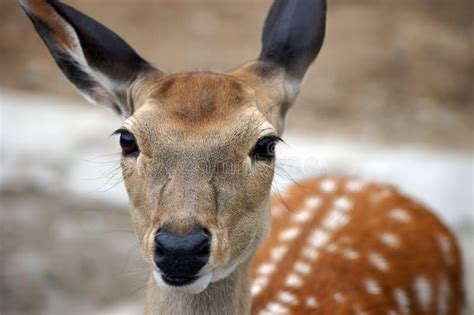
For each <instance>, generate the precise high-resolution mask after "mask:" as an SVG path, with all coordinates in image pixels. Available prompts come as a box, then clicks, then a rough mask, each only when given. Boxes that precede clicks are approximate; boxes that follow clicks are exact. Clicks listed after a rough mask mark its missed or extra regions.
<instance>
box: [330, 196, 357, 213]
mask: <svg viewBox="0 0 474 315" xmlns="http://www.w3.org/2000/svg"><path fill="white" fill-rule="evenodd" d="M333 205H334V207H336V208H337V209H340V210H344V211H349V210H350V209H352V206H353V202H352V200H350V199H349V198H347V197H345V196H342V197H338V198H336V199H335V200H334V201H333Z"/></svg>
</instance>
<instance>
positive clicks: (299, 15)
mask: <svg viewBox="0 0 474 315" xmlns="http://www.w3.org/2000/svg"><path fill="white" fill-rule="evenodd" d="M20 5H21V7H22V8H23V9H24V11H25V12H26V14H27V16H28V17H29V18H30V19H31V21H32V23H33V25H34V27H35V29H36V31H37V32H38V34H39V35H40V37H41V38H42V40H43V41H44V43H45V44H46V46H47V48H48V49H49V51H50V53H51V55H52V57H53V59H54V60H55V62H56V64H57V65H58V66H59V68H60V69H61V70H62V72H63V73H64V74H65V75H66V77H67V78H68V79H69V81H70V82H71V83H72V84H73V85H74V86H75V87H76V88H77V90H78V91H79V92H80V93H81V94H82V95H83V96H84V97H85V98H86V99H87V100H88V101H90V102H92V103H95V104H100V105H103V106H105V107H108V108H110V109H112V110H113V111H115V112H116V113H117V114H119V115H121V116H122V117H123V123H122V125H121V126H120V128H119V129H118V130H117V131H116V132H115V134H117V135H118V136H119V138H120V146H121V150H122V152H121V168H122V173H123V178H124V183H125V188H126V191H127V193H128V196H129V200H130V205H129V208H130V215H131V221H132V225H133V228H134V231H135V233H136V235H137V237H138V239H139V242H140V247H141V252H142V255H143V258H144V260H145V261H146V263H147V266H148V268H149V272H150V277H149V282H148V284H147V290H146V305H145V306H144V312H145V313H146V314H237V315H242V314H258V315H267V314H331V315H332V314H387V315H409V314H411V315H415V314H416V315H417V314H437V315H447V314H462V312H463V311H464V310H465V297H464V294H465V293H464V286H463V270H462V260H461V252H460V249H459V246H458V244H457V242H456V239H455V237H454V236H453V234H452V232H451V231H450V230H449V229H448V228H447V226H446V225H445V224H444V223H442V222H441V220H440V219H438V218H437V217H436V216H435V215H434V214H433V213H432V212H431V211H430V210H429V209H427V208H426V207H425V206H423V205H422V204H420V203H419V202H417V201H416V200H414V199H412V198H410V197H408V196H406V195H404V194H403V193H402V192H400V191H399V190H397V189H396V188H395V187H393V186H390V185H387V184H379V183H374V182H368V181H364V180H362V179H358V178H353V177H342V176H339V177H331V176H321V177H318V178H309V179H307V180H304V181H301V182H299V183H296V184H294V185H293V186H290V187H288V188H287V189H285V191H284V192H282V193H281V195H280V196H275V195H273V196H272V193H271V186H272V182H273V177H274V170H275V159H276V150H275V148H276V146H277V145H278V143H279V142H281V141H282V140H281V136H282V132H283V129H284V125H285V118H286V115H287V112H288V110H289V109H290V107H291V106H292V104H293V103H294V101H295V98H296V96H297V95H298V93H299V91H300V87H301V83H302V81H303V79H304V77H305V74H306V72H307V70H308V68H309V67H310V65H311V64H312V63H313V61H314V60H315V59H316V57H317V55H318V54H319V52H320V49H321V47H322V44H323V41H324V38H325V33H326V6H327V5H326V1H325V0H292V1H284V0H275V1H274V2H273V4H272V5H271V8H270V10H269V13H268V16H267V18H266V21H265V23H264V27H263V35H262V48H261V52H260V55H259V56H258V57H257V58H256V60H254V61H251V62H247V63H244V64H243V65H241V66H239V67H237V68H235V69H232V70H229V71H227V72H225V73H215V72H186V73H167V72H165V71H164V70H162V69H160V68H158V67H156V66H154V65H152V64H151V63H149V62H148V61H146V60H144V59H143V58H142V57H140V56H139V55H138V53H136V52H135V51H134V50H133V48H132V47H130V46H129V45H128V44H127V43H126V42H125V41H124V40H123V39H122V38H121V37H119V36H118V35H117V34H115V33H114V32H112V31H111V30H110V29H108V28H106V27H105V26H104V25H102V24H100V23H99V22H97V21H95V20H94V19H92V18H90V17H88V16H86V15H85V14H83V13H81V12H79V11H77V10H76V9H74V8H72V7H70V6H68V5H66V4H64V3H62V2H59V1H53V0H20Z"/></svg>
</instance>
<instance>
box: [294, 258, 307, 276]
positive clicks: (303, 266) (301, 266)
mask: <svg viewBox="0 0 474 315" xmlns="http://www.w3.org/2000/svg"><path fill="white" fill-rule="evenodd" d="M293 268H294V269H295V271H296V272H298V273H300V274H302V275H306V274H308V273H309V272H310V271H311V266H310V265H309V264H307V263H305V262H303V261H301V260H298V261H297V262H296V263H295V265H294V267H293Z"/></svg>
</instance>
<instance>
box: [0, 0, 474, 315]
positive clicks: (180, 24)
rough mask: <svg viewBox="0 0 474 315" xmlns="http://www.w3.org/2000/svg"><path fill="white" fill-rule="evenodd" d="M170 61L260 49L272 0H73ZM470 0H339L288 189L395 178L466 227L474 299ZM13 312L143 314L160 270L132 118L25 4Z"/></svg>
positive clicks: (312, 76)
mask: <svg viewBox="0 0 474 315" xmlns="http://www.w3.org/2000/svg"><path fill="white" fill-rule="evenodd" d="M66 2H67V3H68V4H71V5H72V6H74V7H76V8H77V9H79V10H81V11H83V12H85V13H86V14H88V15H90V16H92V17H94V18H95V19H97V20H99V21H101V22H102V23H104V24H105V25H107V26H109V27H110V28H111V29H113V30H114V31H116V32H117V33H118V34H120V35H121V36H122V37H124V38H125V39H126V40H127V41H128V43H130V44H131V45H132V46H133V47H134V48H135V49H136V50H137V51H138V52H139V53H140V54H141V55H142V56H143V57H144V58H145V59H147V60H149V61H151V62H153V63H155V64H156V65H158V66H159V67H161V68H163V69H166V70H167V71H169V72H179V71H190V70H215V71H222V70H227V69H231V68H233V67H236V66H238V65H239V64H241V63H243V62H245V61H249V60H252V59H254V58H255V57H256V56H257V55H258V52H259V49H260V30H261V26H262V24H263V20H264V17H265V15H266V12H267V10H268V8H269V6H270V4H271V1H270V0H260V1H251V0H225V1H223V0H222V1H217V0H214V1H210V0H206V1H196V0H180V1H172V0H160V1H157V0H153V1H152V0H134V1H125V0H115V1H105V0H102V1H98V0H95V1H92V0H82V1H79V0H68V1H66ZM472 12H473V8H472V2H471V1H470V0H457V1H456V3H454V2H449V1H441V0H418V1H375V0H374V1H372V0H358V1H351V0H329V16H328V20H327V21H328V26H327V30H328V31H327V36H326V42H325V45H324V46H323V49H322V52H321V54H320V56H319V57H318V59H317V61H316V62H315V64H314V65H313V66H312V68H311V69H310V71H309V73H308V75H307V78H306V81H305V84H304V86H303V89H302V92H301V95H300V96H299V98H298V100H297V102H296V104H295V106H294V107H293V109H292V110H291V112H290V115H289V121H288V127H287V131H286V133H285V135H284V139H285V140H286V142H287V144H286V145H284V146H282V147H281V152H280V157H279V160H280V161H281V162H282V163H281V165H280V166H279V167H278V170H277V176H276V179H275V183H276V186H275V187H276V188H275V189H280V188H281V187H284V186H285V185H286V184H287V183H288V182H290V181H291V180H292V179H294V180H298V179H300V178H302V177H307V176H310V175H317V174H348V175H356V176H360V177H362V178H365V179H369V180H376V181H380V182H385V183H391V184H395V185H397V186H398V187H400V189H401V190H403V191H404V192H406V193H407V194H409V195H411V196H413V197H414V198H416V199H418V200H420V201H421V202H422V203H424V204H426V205H428V206H429V207H431V208H432V209H433V210H434V211H435V212H436V213H438V214H439V216H440V217H441V218H442V219H444V221H445V222H447V224H448V225H449V226H450V227H451V228H452V229H453V230H454V232H455V233H456V235H457V236H458V239H459V240H460V242H461V244H462V247H463V251H464V255H465V260H466V268H467V275H466V283H467V286H468V287H469V288H470V292H469V297H470V299H471V301H472V300H473V290H472V288H473V284H474V273H473V262H474V258H473V256H474V253H473V247H474V246H473V225H474V212H473V211H474V206H473V202H474V201H473V195H474V192H473V176H474V164H473V163H474V162H473V153H474V142H473V139H474V138H473V136H474V104H473V103H474V89H473V83H474V61H473V56H474V51H473V40H472V39H473V35H474V34H473V30H474V28H473V19H472ZM0 19H1V21H2V27H1V28H0V38H1V39H2V40H1V41H0V57H1V58H0V69H1V71H0V109H1V111H0V116H1V117H0V118H1V120H0V135H1V165H0V179H1V182H0V198H1V201H0V222H1V226H0V314H138V313H141V312H142V305H143V298H144V292H145V290H144V288H145V285H146V280H147V271H146V269H145V267H144V265H143V264H142V261H141V257H140V250H139V247H138V242H137V240H136V238H135V236H134V234H133V232H132V228H131V226H130V219H129V216H128V212H127V197H126V194H125V190H124V187H123V184H122V182H121V174H120V169H119V163H118V161H119V147H118V139H116V138H114V137H109V135H110V134H111V133H112V132H113V131H114V130H115V129H116V128H117V127H118V126H119V124H120V120H119V119H118V118H117V117H115V116H114V115H112V114H111V113H110V112H108V111H106V110H104V109H102V108H99V107H94V106H92V105H89V104H87V103H86V102H85V101H83V100H82V99H81V98H80V96H78V94H77V93H76V92H75V91H74V89H73V88H72V87H71V86H70V85H69V84H68V82H67V81H66V79H65V78H64V76H63V74H62V73H61V72H60V71H59V70H58V69H57V67H56V65H55V64H54V62H53V59H52V58H51V57H50V55H49V53H48V51H47V49H46V47H45V46H44V45H43V43H42V42H41V40H40V38H39V37H38V35H37V34H36V33H35V31H34V30H33V27H32V25H31V24H30V22H29V20H28V19H27V17H26V16H25V15H24V14H23V12H22V11H21V10H20V8H19V6H18V5H17V4H16V2H15V1H8V0H7V1H1V2H0Z"/></svg>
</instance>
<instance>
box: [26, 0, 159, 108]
mask: <svg viewBox="0 0 474 315" xmlns="http://www.w3.org/2000/svg"><path fill="white" fill-rule="evenodd" d="M20 5H21V7H22V8H23V9H24V11H25V12H26V14H27V15H28V17H29V18H30V19H31V21H32V23H33V25H34V27H35V29H36V31H37V32H38V34H39V35H40V37H41V38H42V39H43V41H44V42H45V44H46V46H47V47H48V49H49V51H50V52H51V55H52V56H53V58H54V60H55V61H56V63H57V65H58V66H59V68H60V69H61V70H62V71H63V73H64V74H65V75H66V77H67V78H68V79H69V81H71V83H72V84H74V86H75V87H76V88H77V89H78V90H79V92H80V93H81V94H82V95H83V96H84V97H85V98H86V99H87V100H89V101H91V102H93V103H100V104H102V105H105V106H108V107H110V108H112V109H114V110H115V111H116V112H118V113H119V114H121V115H122V116H125V117H128V116H129V115H131V114H132V113H133V101H132V100H131V98H130V95H129V93H130V87H131V86H132V84H133V83H134V82H135V81H136V80H137V79H138V78H139V77H142V76H145V75H147V74H149V73H150V72H154V73H155V74H157V73H159V72H160V71H159V70H157V69H156V68H154V67H153V66H151V65H150V64H149V63H148V62H147V61H145V60H144V59H143V58H141V57H140V56H139V55H138V54H137V53H136V52H135V51H134V50H133V48H131V47H130V46H129V45H128V44H127V43H126V42H125V41H124V40H123V39H122V38H120V37H119V36H118V35H117V34H115V33H114V32H112V31H111V30H109V29H108V28H107V27H105V26H104V25H102V24H100V23H99V22H97V21H95V20H93V19H92V18H90V17H88V16H86V15H84V14H82V13H81V12H79V11H77V10H75V9H74V8H72V7H70V6H68V5H66V4H64V3H61V2H59V1H55V0H20Z"/></svg>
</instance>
